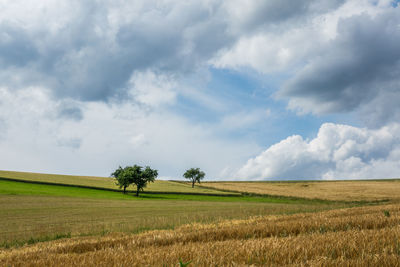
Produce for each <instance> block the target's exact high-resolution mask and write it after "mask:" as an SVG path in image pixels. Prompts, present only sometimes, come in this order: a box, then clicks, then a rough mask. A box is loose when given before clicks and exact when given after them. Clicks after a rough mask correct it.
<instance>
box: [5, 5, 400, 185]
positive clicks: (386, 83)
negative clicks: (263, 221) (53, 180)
mask: <svg viewBox="0 0 400 267" xmlns="http://www.w3.org/2000/svg"><path fill="white" fill-rule="evenodd" d="M399 103H400V1H398V0H397V1H393V0H297V1H292V0H266V1H258V0H248V1H239V0H230V1H219V0H196V1H177V0H135V1H122V0H112V1H111V0H110V1H106V0H104V1H103V0H98V1H77V0H57V1H51V0H42V1H33V0H32V1H30V0H23V1H22V0H12V1H8V0H0V169H2V170H14V171H31V172H45V173H59V174H72V175H94V176H109V175H110V174H111V173H112V172H113V171H114V170H115V169H116V168H117V167H118V166H119V165H121V166H125V165H133V164H138V165H141V166H146V165H149V166H151V167H152V168H154V169H157V170H158V171H159V177H160V178H161V179H182V175H183V173H184V172H185V170H187V169H188V168H191V167H199V168H201V169H202V170H203V171H204V172H205V173H206V179H207V180H293V179H294V180H300V179H307V180H310V179H324V180H331V179H379V178H396V177H400V105H399Z"/></svg>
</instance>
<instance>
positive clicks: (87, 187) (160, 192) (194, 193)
mask: <svg viewBox="0 0 400 267" xmlns="http://www.w3.org/2000/svg"><path fill="white" fill-rule="evenodd" d="M0 180H3V181H12V182H21V183H27V184H42V185H55V186H65V187H75V188H85V189H94V190H103V191H111V192H120V193H122V190H121V189H113V188H105V187H97V186H90V185H75V184H63V183H52V182H43V181H32V180H23V179H17V178H8V177H0ZM210 189H211V188H210ZM213 190H218V191H222V192H225V191H224V190H219V189H213ZM126 192H127V193H136V190H126ZM232 193H233V192H232ZM140 194H153V195H197V196H216V197H220V196H222V197H240V196H243V194H241V193H236V194H213V193H198V192H172V191H171V192H163V191H141V192H140Z"/></svg>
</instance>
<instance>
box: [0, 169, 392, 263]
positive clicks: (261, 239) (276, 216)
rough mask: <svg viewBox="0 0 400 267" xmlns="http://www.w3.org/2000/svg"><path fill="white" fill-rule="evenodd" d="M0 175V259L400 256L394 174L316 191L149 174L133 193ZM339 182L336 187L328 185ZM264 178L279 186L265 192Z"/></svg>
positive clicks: (348, 259) (93, 181) (88, 181)
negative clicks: (152, 178) (151, 179)
mask: <svg viewBox="0 0 400 267" xmlns="http://www.w3.org/2000/svg"><path fill="white" fill-rule="evenodd" d="M0 174H1V175H0V177H4V178H9V179H10V178H11V179H15V180H7V179H3V180H1V179H0V266H9V265H10V266H26V265H28V266H29V265H32V266H56V265H66V266H71V265H76V266H88V265H89V266H110V265H111V266H113V265H118V266H122V265H132V266H143V265H148V266H149V265H150V266H163V265H164V266H165V265H166V266H177V264H178V262H179V260H182V261H184V262H185V261H191V264H190V265H189V266H215V265H218V266H225V265H228V266H235V265H239V266H241V265H252V264H254V265H279V266H281V265H289V266H290V265H292V266H297V265H332V266H336V265H359V266H361V265H365V264H367V265H378V263H380V265H387V266H396V264H397V265H398V262H399V260H400V258H399V257H400V256H399V255H400V244H399V242H398V240H399V238H400V223H399V219H400V204H399V198H398V196H397V195H396V194H395V193H394V192H395V190H396V189H397V187H396V186H397V184H398V181H382V182H375V181H368V182H365V181H357V182H318V183H317V182H315V184H317V185H318V186H320V188H330V190H327V189H325V193H324V194H323V195H321V194H320V195H318V192H319V191H318V190H317V189H315V188H314V189H313V190H314V191H312V190H310V192H308V195H301V194H299V193H298V192H299V189H297V188H300V189H301V188H303V187H304V188H306V187H305V186H302V185H304V184H307V185H308V187H311V188H313V183H312V182H297V183H281V184H282V185H279V183H267V182H265V183H229V184H233V185H235V186H236V187H234V188H232V187H230V188H227V186H226V184H227V183H224V182H212V183H202V184H201V185H205V186H206V188H201V187H198V186H196V187H195V188H194V189H193V188H191V186H190V185H189V184H187V183H180V182H171V181H157V183H158V184H157V183H155V184H157V187H154V188H158V189H154V188H153V190H151V191H150V192H149V191H148V190H149V189H150V188H151V187H150V186H149V187H148V188H146V189H145V192H143V193H142V194H141V196H140V197H135V196H133V195H132V194H126V195H124V194H122V193H121V192H118V191H117V192H116V191H109V190H104V189H115V188H111V187H110V186H114V184H113V181H112V180H111V179H109V178H102V177H84V176H80V177H75V176H54V175H42V174H31V173H27V174H25V173H15V172H8V173H6V172H2V173H0ZM52 177H56V178H54V179H53V178H52ZM18 179H19V180H23V181H24V182H20V181H18ZM102 179H103V180H102ZM104 179H105V180H106V179H109V180H108V181H109V182H107V183H108V185H107V184H105V182H104ZM29 180H30V181H33V182H36V183H29ZM38 182H45V184H40V183H38ZM75 183H76V184H75ZM342 183H347V184H346V185H347V187H346V189H343V190H342V195H340V193H339V191H340V190H339V189H337V190H336V191H335V190H334V188H335V187H337V188H340V186H342V187H343V184H342ZM310 184H311V185H310ZM335 184H337V185H335ZM388 184H390V185H392V186H391V187H393V188H394V189H393V191H391V189H390V188H391V187H390V186H387V185H388ZM65 185H69V186H65ZM71 185H78V187H75V186H71ZM237 185H240V186H237ZM249 185H251V186H253V187H252V188H253V189H254V190H255V189H256V186H255V185H259V190H260V191H257V192H253V193H257V194H259V195H240V194H239V193H236V194H233V195H232V194H231V192H229V191H228V192H225V191H219V189H218V188H221V189H224V190H235V191H242V192H252V191H251V190H252V189H251V188H250V187H249ZM263 185H265V186H267V185H268V186H271V185H272V187H271V188H273V186H275V187H277V186H281V188H283V189H281V191H279V192H278V191H276V194H273V192H272V191H271V190H270V188H269V189H268V190H269V191H268V190H266V187H263ZM348 185H351V186H348ZM82 186H83V187H82ZM85 186H86V187H85ZM211 186H212V187H214V188H211V189H210V188H209V187H211ZM96 188H97V189H96ZM249 188H250V189H249ZM360 188H364V189H365V190H366V192H367V193H365V192H364V193H363V194H364V195H362V194H361V193H360V192H359V190H360ZM239 189H240V190H239ZM157 190H158V191H157ZM163 190H164V191H163ZM276 190H277V189H276ZM296 190H297V191H296ZM321 190H322V189H321ZM368 190H370V191H368ZM373 190H375V191H374V192H375V195H374V194H372V193H368V192H372V191H373ZM384 190H387V193H386V194H385V192H384ZM146 191H147V192H146ZM322 191H323V190H322ZM151 192H153V193H151ZM312 192H314V193H312ZM397 192H399V191H397ZM191 193H195V194H191ZM278 193H279V194H278ZM267 195H280V196H267ZM44 241H45V242H44Z"/></svg>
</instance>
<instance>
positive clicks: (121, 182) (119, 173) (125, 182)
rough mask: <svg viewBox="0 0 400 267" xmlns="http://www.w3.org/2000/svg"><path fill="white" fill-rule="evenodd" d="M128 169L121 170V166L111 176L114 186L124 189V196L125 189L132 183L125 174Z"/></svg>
mask: <svg viewBox="0 0 400 267" xmlns="http://www.w3.org/2000/svg"><path fill="white" fill-rule="evenodd" d="M127 168H128V167H125V168H122V167H121V166H119V167H118V169H116V170H115V171H114V172H113V173H112V174H111V176H112V177H114V178H115V179H116V180H117V182H116V185H118V186H119V188H124V194H125V193H126V188H127V187H128V186H129V185H130V184H131V183H132V181H131V178H130V176H129V175H128V173H127V172H126V170H127Z"/></svg>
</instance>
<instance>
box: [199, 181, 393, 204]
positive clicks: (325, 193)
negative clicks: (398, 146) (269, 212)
mask: <svg viewBox="0 0 400 267" xmlns="http://www.w3.org/2000/svg"><path fill="white" fill-rule="evenodd" d="M202 185H203V186H207V187H211V188H215V189H223V190H233V191H238V192H248V193H256V194H267V195H277V196H291V197H301V198H310V199H313V198H317V199H327V200H340V201H376V200H384V199H396V200H398V199H400V194H399V192H400V180H381V181H316V182H308V181H307V182H208V183H207V182H204V183H202Z"/></svg>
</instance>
